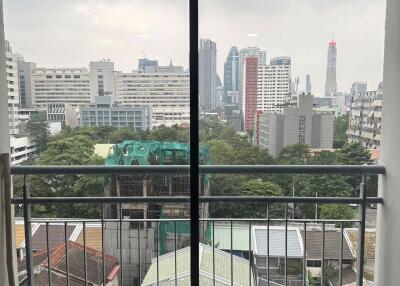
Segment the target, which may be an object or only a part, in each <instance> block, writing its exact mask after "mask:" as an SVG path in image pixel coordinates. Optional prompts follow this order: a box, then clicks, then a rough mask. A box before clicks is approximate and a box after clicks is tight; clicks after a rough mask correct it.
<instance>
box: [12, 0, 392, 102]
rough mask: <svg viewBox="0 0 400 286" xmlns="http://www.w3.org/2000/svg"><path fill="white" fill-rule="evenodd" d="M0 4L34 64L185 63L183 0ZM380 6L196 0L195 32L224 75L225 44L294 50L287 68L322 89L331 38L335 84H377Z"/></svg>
mask: <svg viewBox="0 0 400 286" xmlns="http://www.w3.org/2000/svg"><path fill="white" fill-rule="evenodd" d="M228 2H229V3H228ZM44 6H46V9H43V7H44ZM4 7H5V16H6V17H5V25H6V26H5V28H6V37H7V38H8V39H9V40H10V42H11V44H12V45H13V47H14V48H15V51H17V52H19V53H21V54H23V55H24V57H25V59H26V60H27V61H33V62H36V63H38V65H39V66H46V67H47V66H48V67H54V66H69V67H71V66H86V65H87V63H88V62H90V61H93V60H99V59H102V58H110V59H111V60H112V61H113V62H114V63H115V66H116V69H117V70H122V71H131V70H133V69H135V68H136V66H137V60H138V59H139V58H143V57H144V56H147V57H148V58H150V59H158V60H159V63H160V65H167V64H168V63H169V61H170V59H172V60H173V62H174V64H176V65H183V66H185V67H188V13H187V11H188V2H187V1H186V0H170V1H168V4H167V3H165V1H160V0H153V1H142V0H137V1H125V0H119V1H113V2H112V3H111V2H108V1H89V0H88V1H68V2H61V1H48V0H43V1H37V0H33V1H25V0H15V1H10V0H6V1H5V3H4ZM384 9H385V3H384V1H381V0H368V1H359V0H354V1H336V2H335V3H334V4H331V3H329V2H328V1H316V0H300V1H293V0H284V1H269V2H268V4H267V3H265V1H260V0H251V1H246V4H245V5H243V4H241V1H226V0H219V1H200V36H201V37H203V38H209V39H211V40H213V41H214V42H216V44H217V53H218V58H217V72H218V74H219V76H220V77H223V65H224V61H225V59H226V57H227V55H228V52H229V49H230V47H231V46H237V47H238V48H239V49H242V48H245V47H247V46H258V47H259V48H260V49H262V50H265V51H266V52H267V56H268V60H269V59H270V58H271V57H276V56H291V58H292V62H293V77H297V76H299V77H300V78H301V79H304V78H305V75H306V74H310V76H311V78H312V80H313V92H314V94H315V95H316V96H323V94H324V83H325V76H326V45H327V43H328V42H329V41H330V40H331V39H332V38H334V39H335V41H336V42H337V48H338V60H337V82H338V91H349V90H350V87H351V84H352V83H353V82H355V81H367V82H368V83H369V87H370V88H375V87H376V86H377V85H378V83H379V82H380V81H381V80H382V68H383V67H382V66H383V36H384ZM51 11H54V13H51ZM55 12H57V13H55ZM160 15H162V17H161V18H160ZM217 15H219V16H218V17H217ZM250 15H251V17H250ZM249 19H251V21H249ZM338 19H340V21H338ZM27 22H29V23H30V25H29V26H26V25H24V23H27ZM49 23H50V24H49ZM216 26H218V27H219V28H218V29H215V27H216ZM171 27H174V28H173V29H171ZM77 31H78V32H77ZM49 39H52V41H49ZM171 39H173V41H171ZM77 43H78V44H77ZM44 51H45V52H44ZM300 90H305V81H304V80H302V81H301V82H300Z"/></svg>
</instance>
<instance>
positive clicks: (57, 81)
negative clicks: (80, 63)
mask: <svg viewBox="0 0 400 286" xmlns="http://www.w3.org/2000/svg"><path fill="white" fill-rule="evenodd" d="M32 101H33V105H35V106H46V104H52V103H64V104H69V105H71V106H74V107H77V106H83V105H88V104H89V103H90V73H89V70H88V69H86V68H36V69H35V70H34V71H33V73H32Z"/></svg>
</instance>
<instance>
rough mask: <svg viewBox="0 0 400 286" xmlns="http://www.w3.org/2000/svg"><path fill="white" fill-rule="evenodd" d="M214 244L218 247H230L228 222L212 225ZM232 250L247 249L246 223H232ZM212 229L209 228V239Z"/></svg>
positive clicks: (227, 248) (247, 229) (225, 248)
mask: <svg viewBox="0 0 400 286" xmlns="http://www.w3.org/2000/svg"><path fill="white" fill-rule="evenodd" d="M214 230H215V234H214V241H215V243H214V245H215V247H217V248H219V249H224V250H230V249H231V225H230V224H228V223H216V224H215V225H214ZM232 230H233V231H232V232H233V233H232V239H233V245H232V249H233V250H240V251H249V232H250V229H249V226H248V225H246V224H233V227H232ZM212 237H213V230H212V228H211V239H212Z"/></svg>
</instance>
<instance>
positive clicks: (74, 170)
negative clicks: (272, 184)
mask: <svg viewBox="0 0 400 286" xmlns="http://www.w3.org/2000/svg"><path fill="white" fill-rule="evenodd" d="M189 168H190V167H189V165H162V166H161V165H148V166H138V165H133V166H103V165H99V166H97V165H86V166H83V165H82V166H13V167H11V174H12V175H39V174H42V175H78V174H92V175H94V174H98V175H101V174H103V175H105V174H109V175H110V174H133V173H135V174H160V173H164V174H166V173H169V174H173V173H180V174H182V173H187V175H189ZM200 173H202V174H255V173H256V174H384V173H385V167H384V166H382V165H212V166H211V165H201V166H200Z"/></svg>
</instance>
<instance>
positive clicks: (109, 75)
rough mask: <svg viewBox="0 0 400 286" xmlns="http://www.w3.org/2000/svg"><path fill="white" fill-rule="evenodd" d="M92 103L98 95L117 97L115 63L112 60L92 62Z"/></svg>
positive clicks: (90, 66) (90, 65) (90, 67)
mask: <svg viewBox="0 0 400 286" xmlns="http://www.w3.org/2000/svg"><path fill="white" fill-rule="evenodd" d="M89 71H90V101H91V103H94V101H95V97H96V96H98V95H111V96H115V72H114V63H113V62H111V61H110V60H101V61H97V62H90V64H89Z"/></svg>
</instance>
